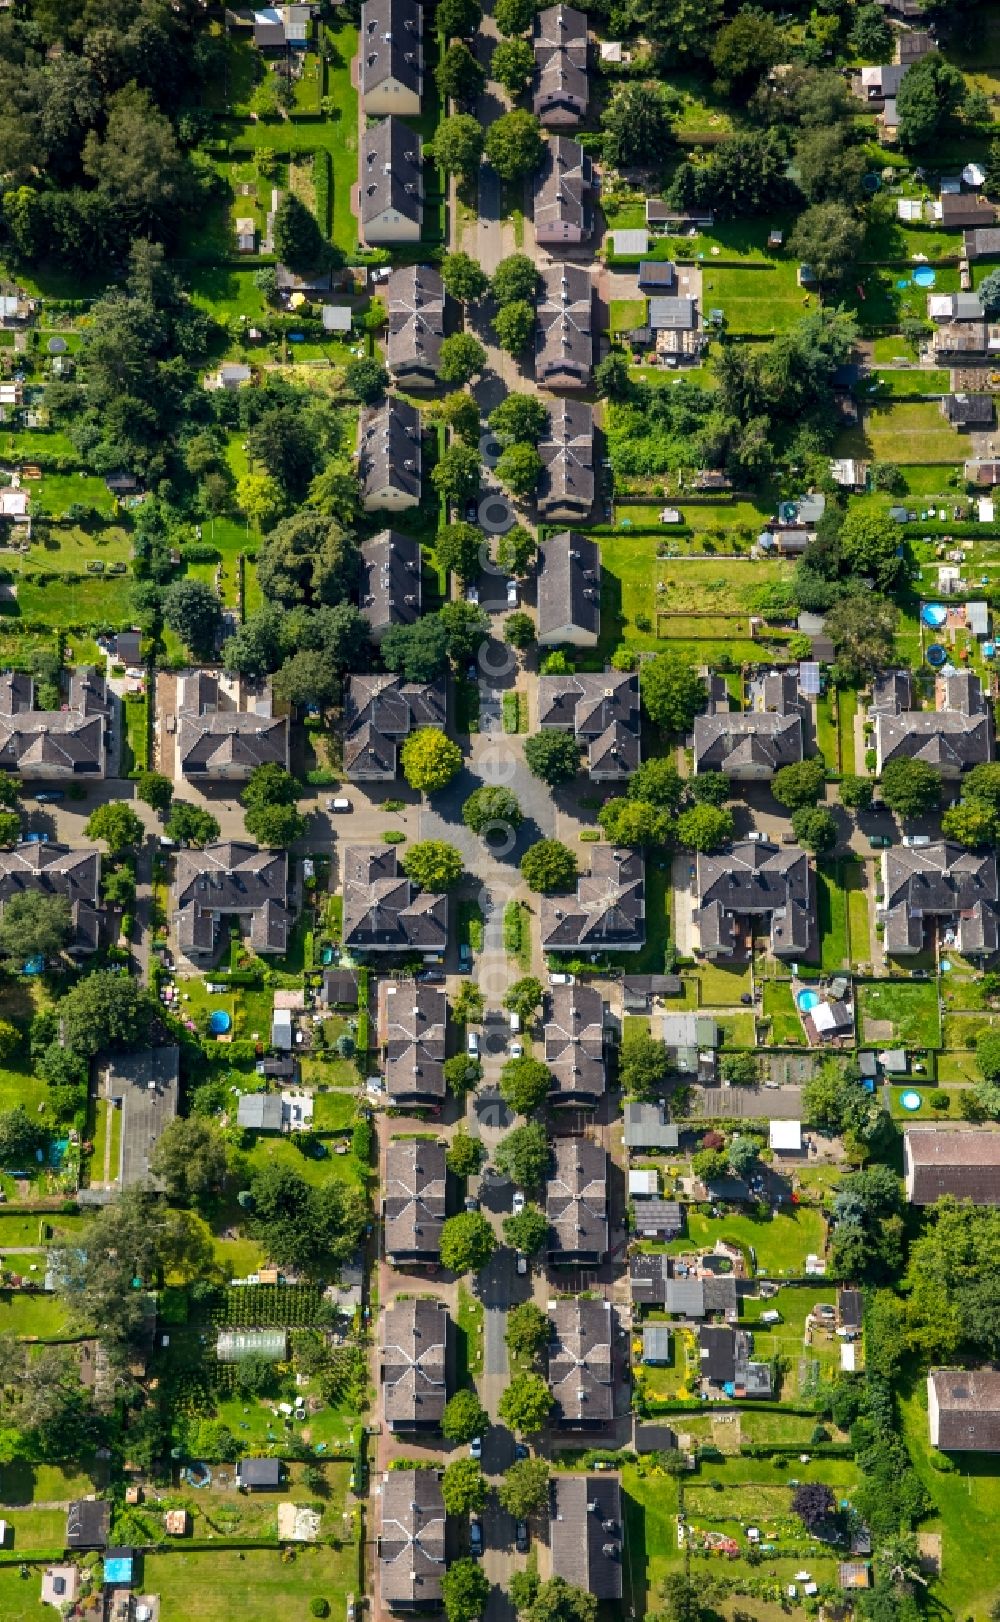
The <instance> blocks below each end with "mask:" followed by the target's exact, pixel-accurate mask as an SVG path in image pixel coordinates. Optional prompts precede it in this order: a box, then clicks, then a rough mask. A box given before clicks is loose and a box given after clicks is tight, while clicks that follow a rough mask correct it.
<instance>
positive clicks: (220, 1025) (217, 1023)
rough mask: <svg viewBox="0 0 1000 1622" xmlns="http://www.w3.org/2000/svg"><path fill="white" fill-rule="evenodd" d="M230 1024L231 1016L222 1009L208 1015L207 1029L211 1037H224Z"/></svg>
mask: <svg viewBox="0 0 1000 1622" xmlns="http://www.w3.org/2000/svg"><path fill="white" fill-rule="evenodd" d="M232 1023H233V1021H232V1016H231V1015H230V1014H227V1013H226V1010H225V1009H224V1008H216V1009H214V1010H213V1012H212V1013H211V1014H210V1015H209V1020H208V1028H209V1030H210V1031H211V1033H212V1035H213V1036H224V1035H225V1033H226V1031H228V1029H229V1027H230V1025H231V1024H232Z"/></svg>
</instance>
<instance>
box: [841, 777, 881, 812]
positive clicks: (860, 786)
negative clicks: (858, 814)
mask: <svg viewBox="0 0 1000 1622" xmlns="http://www.w3.org/2000/svg"><path fill="white" fill-rule="evenodd" d="M874 801H875V784H874V782H873V781H872V779H871V778H870V777H856V776H855V775H854V774H853V773H852V772H845V774H844V776H843V777H842V778H841V779H840V803H841V805H846V806H847V807H848V809H849V810H851V811H870V810H871V808H872V805H873V804H874Z"/></svg>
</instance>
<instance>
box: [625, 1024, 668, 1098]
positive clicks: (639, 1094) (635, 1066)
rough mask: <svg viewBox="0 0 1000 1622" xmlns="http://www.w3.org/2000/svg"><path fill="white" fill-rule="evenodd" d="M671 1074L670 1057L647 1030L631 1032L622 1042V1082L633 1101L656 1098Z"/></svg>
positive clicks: (661, 1044) (665, 1049)
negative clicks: (635, 1099) (634, 1099)
mask: <svg viewBox="0 0 1000 1622" xmlns="http://www.w3.org/2000/svg"><path fill="white" fill-rule="evenodd" d="M669 1074H670V1054H669V1052H668V1050H667V1048H666V1047H665V1046H664V1044H663V1043H662V1042H661V1041H659V1040H658V1038H656V1037H655V1036H651V1035H650V1033H649V1031H647V1030H646V1029H645V1028H642V1029H639V1030H635V1031H633V1030H629V1031H628V1032H627V1034H626V1036H625V1038H624V1041H623V1042H622V1046H621V1060H620V1066H619V1079H620V1081H621V1087H622V1091H623V1092H625V1093H628V1094H629V1095H630V1097H632V1098H639V1099H643V1098H655V1097H656V1095H657V1094H658V1092H659V1091H660V1090H661V1088H662V1087H663V1085H664V1083H665V1082H666V1080H667V1077H668V1076H669Z"/></svg>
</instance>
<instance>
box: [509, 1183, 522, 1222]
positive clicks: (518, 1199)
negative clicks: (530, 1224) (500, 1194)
mask: <svg viewBox="0 0 1000 1622" xmlns="http://www.w3.org/2000/svg"><path fill="white" fill-rule="evenodd" d="M510 1208H511V1210H512V1211H513V1213H514V1215H515V1216H520V1215H521V1212H522V1211H523V1210H524V1195H523V1194H522V1193H521V1190H520V1189H519V1188H518V1189H515V1190H514V1198H513V1200H512V1201H511V1207H510Z"/></svg>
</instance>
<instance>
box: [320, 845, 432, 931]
mask: <svg viewBox="0 0 1000 1622" xmlns="http://www.w3.org/2000/svg"><path fill="white" fill-rule="evenodd" d="M342 873H343V884H344V924H343V933H344V945H345V947H347V948H348V949H349V950H351V951H354V952H358V951H361V952H410V951H413V950H417V951H422V952H443V951H444V949H445V947H446V946H447V944H448V897H447V896H444V895H428V894H426V893H425V892H424V891H423V890H417V889H415V887H414V886H413V885H412V884H411V883H410V880H409V879H408V878H406V877H405V876H404V875H403V874H402V873H400V872H399V868H398V863H397V860H396V849H395V846H393V845H390V846H388V847H386V846H382V845H349V846H348V847H347V849H346V850H345V851H344V852H343V856H342Z"/></svg>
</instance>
